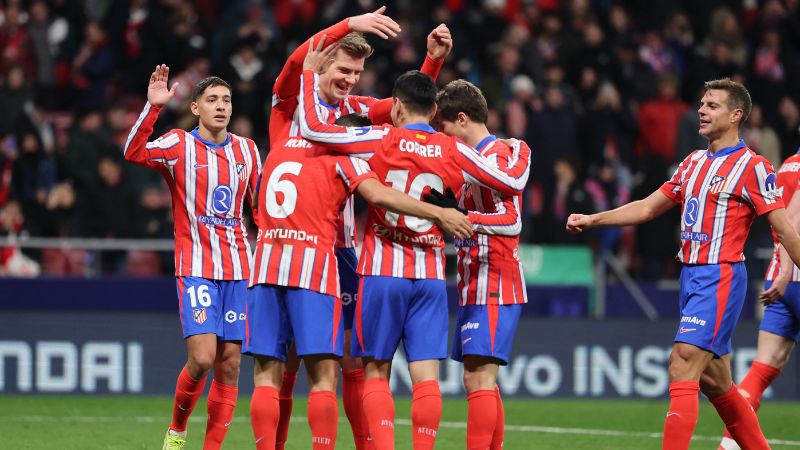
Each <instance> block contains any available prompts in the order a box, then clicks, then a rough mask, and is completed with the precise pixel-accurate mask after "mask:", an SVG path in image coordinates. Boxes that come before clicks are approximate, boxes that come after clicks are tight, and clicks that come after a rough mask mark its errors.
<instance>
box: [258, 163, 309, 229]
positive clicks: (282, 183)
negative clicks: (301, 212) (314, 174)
mask: <svg viewBox="0 0 800 450" xmlns="http://www.w3.org/2000/svg"><path fill="white" fill-rule="evenodd" d="M302 168H303V165H302V164H300V163H299V162H294V161H286V162H282V163H280V164H278V165H277V167H275V169H273V171H272V173H271V174H270V176H269V180H267V196H266V197H267V198H266V201H267V213H268V214H269V215H270V216H272V217H274V218H276V219H285V218H287V217H289V216H290V215H291V214H292V213H293V212H294V209H295V208H296V207H297V186H295V184H294V183H292V182H291V181H289V180H281V177H282V176H284V175H286V174H287V173H288V174H292V175H294V176H297V175H300V169H302ZM278 192H280V193H281V194H283V202H282V203H279V202H278Z"/></svg>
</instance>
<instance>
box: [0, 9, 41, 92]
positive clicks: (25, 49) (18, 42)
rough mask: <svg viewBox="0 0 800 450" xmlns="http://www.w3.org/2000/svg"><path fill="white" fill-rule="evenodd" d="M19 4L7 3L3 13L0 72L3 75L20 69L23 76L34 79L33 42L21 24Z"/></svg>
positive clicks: (0, 30)
mask: <svg viewBox="0 0 800 450" xmlns="http://www.w3.org/2000/svg"><path fill="white" fill-rule="evenodd" d="M24 13H25V12H24V11H22V10H21V5H20V2H9V3H8V5H6V8H5V10H4V11H3V23H2V25H0V67H2V69H0V71H2V73H5V72H7V71H8V69H9V68H11V67H14V66H20V67H22V70H24V71H25V76H26V77H28V78H29V79H35V78H36V55H35V54H34V51H33V42H32V41H31V37H30V35H29V34H28V31H27V30H26V29H25V27H24V26H23V24H22V15H23V14H24Z"/></svg>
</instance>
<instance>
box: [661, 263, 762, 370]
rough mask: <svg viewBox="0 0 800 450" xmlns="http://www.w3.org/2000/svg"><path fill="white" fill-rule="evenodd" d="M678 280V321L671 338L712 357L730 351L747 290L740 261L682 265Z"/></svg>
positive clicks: (743, 268) (743, 267)
mask: <svg viewBox="0 0 800 450" xmlns="http://www.w3.org/2000/svg"><path fill="white" fill-rule="evenodd" d="M680 283H681V293H680V310H681V322H680V324H679V326H678V332H677V333H676V334H675V342H685V343H687V344H692V345H694V346H697V347H700V348H702V349H704V350H708V351H710V352H711V353H713V354H714V356H715V357H720V356H722V355H727V354H728V353H730V352H731V336H732V335H733V330H734V328H736V322H738V321H739V315H740V314H741V312H742V306H743V305H744V296H745V293H746V292H747V270H746V269H745V266H744V263H735V264H703V265H696V266H688V265H687V266H683V269H681V277H680Z"/></svg>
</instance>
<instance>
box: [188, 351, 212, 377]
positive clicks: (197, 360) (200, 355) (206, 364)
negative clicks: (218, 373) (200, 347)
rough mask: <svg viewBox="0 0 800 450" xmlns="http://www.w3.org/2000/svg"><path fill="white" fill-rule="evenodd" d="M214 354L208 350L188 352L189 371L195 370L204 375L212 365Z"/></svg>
mask: <svg viewBox="0 0 800 450" xmlns="http://www.w3.org/2000/svg"><path fill="white" fill-rule="evenodd" d="M215 356H216V355H214V354H213V353H210V352H194V353H191V354H189V362H188V364H187V366H189V370H190V372H195V373H197V374H199V375H201V376H205V375H206V374H207V373H208V372H209V371H210V370H211V368H212V367H214V358H215Z"/></svg>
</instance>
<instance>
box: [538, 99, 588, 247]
mask: <svg viewBox="0 0 800 450" xmlns="http://www.w3.org/2000/svg"><path fill="white" fill-rule="evenodd" d="M577 120H578V119H577V115H576V114H575V111H574V109H573V108H572V106H571V105H569V104H568V103H567V102H566V98H565V96H564V93H563V91H562V90H561V89H560V88H559V87H558V86H554V85H550V86H547V87H546V88H545V90H544V99H543V102H542V109H541V110H539V111H535V112H534V113H533V117H532V119H531V122H530V123H531V125H530V127H531V128H530V130H529V132H528V134H527V135H526V136H530V140H528V141H527V142H528V143H529V144H530V145H531V148H535V149H536V156H537V157H538V158H537V164H533V165H532V167H531V171H532V172H531V173H532V176H533V178H534V180H538V181H539V182H541V183H542V187H543V188H544V195H545V198H551V196H552V195H553V187H554V186H555V184H554V183H553V181H554V179H553V177H554V172H553V165H554V163H555V161H556V160H558V159H559V158H563V157H565V156H568V155H573V156H577V155H579V154H580V148H579V147H578V121H577ZM564 217H565V218H566V216H564ZM561 228H563V227H561ZM564 234H565V235H566V233H564Z"/></svg>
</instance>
